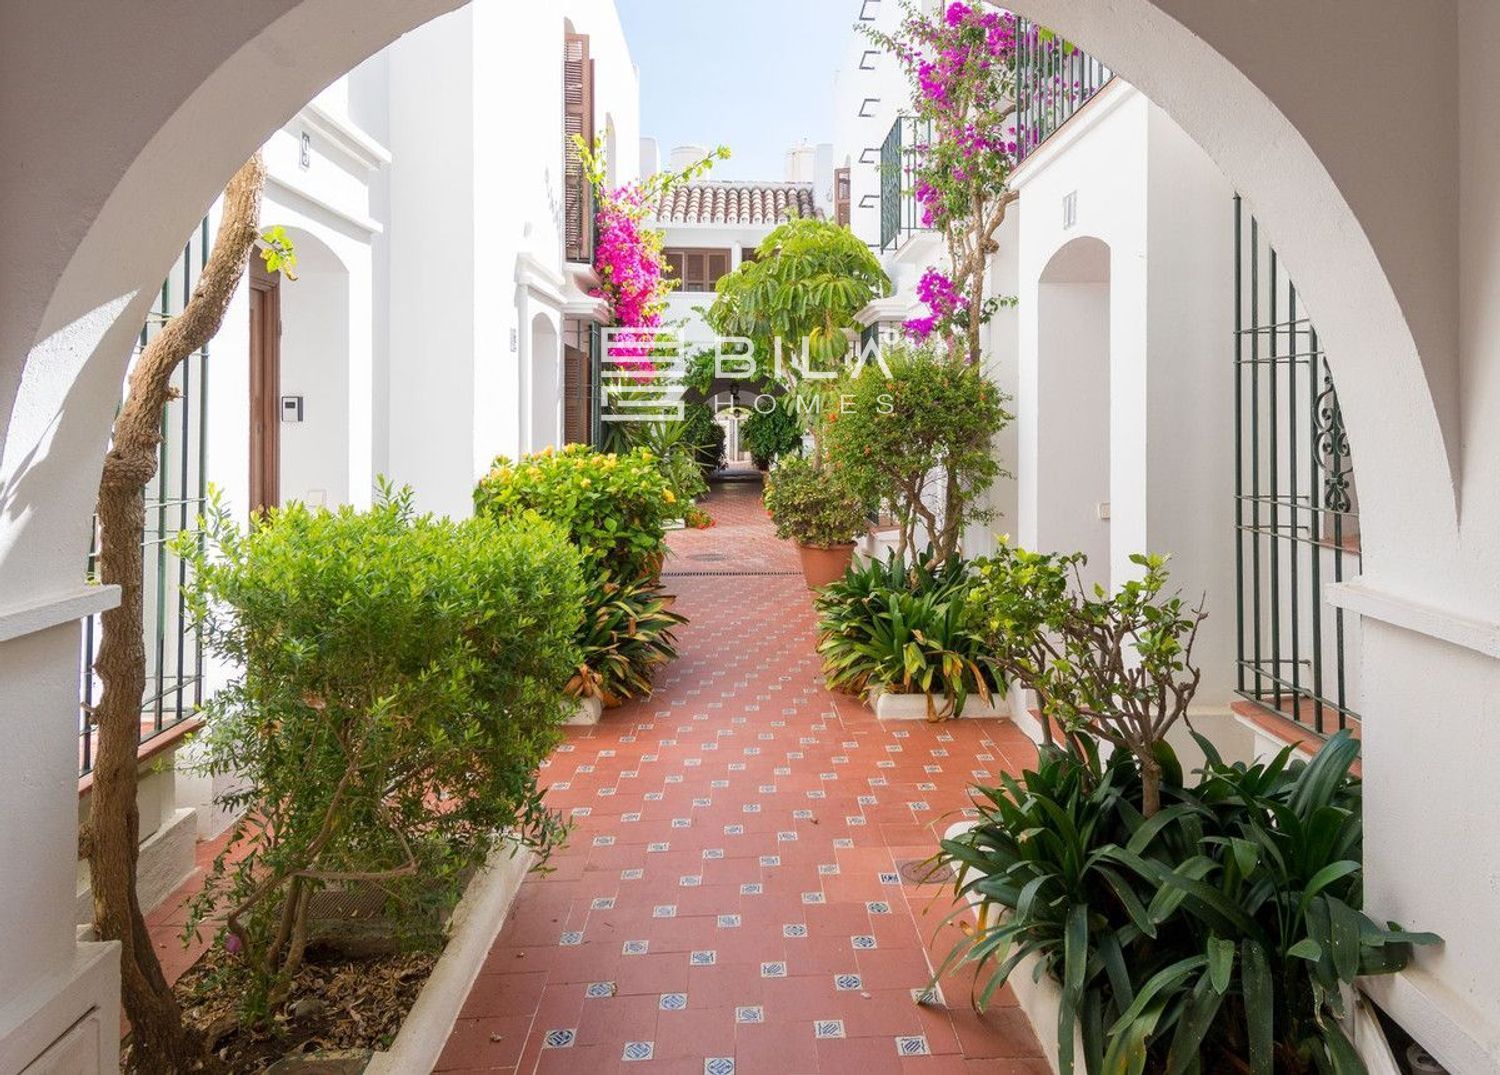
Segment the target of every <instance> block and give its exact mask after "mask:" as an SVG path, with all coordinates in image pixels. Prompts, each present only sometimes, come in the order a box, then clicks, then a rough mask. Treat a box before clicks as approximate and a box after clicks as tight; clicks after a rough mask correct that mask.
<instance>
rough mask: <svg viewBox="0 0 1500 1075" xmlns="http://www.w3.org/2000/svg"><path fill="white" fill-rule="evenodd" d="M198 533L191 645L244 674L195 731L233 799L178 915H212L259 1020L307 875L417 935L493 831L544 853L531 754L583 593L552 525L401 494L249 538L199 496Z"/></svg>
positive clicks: (286, 971) (539, 740) (309, 891)
mask: <svg viewBox="0 0 1500 1075" xmlns="http://www.w3.org/2000/svg"><path fill="white" fill-rule="evenodd" d="M206 530H207V542H206V545H205V544H203V543H200V542H199V540H198V538H197V535H194V534H185V535H184V536H183V537H182V538H181V539H179V541H178V543H177V546H176V548H177V551H178V553H179V554H180V555H183V556H185V557H187V558H188V559H189V560H190V561H191V563H192V566H193V569H194V575H193V577H194V583H193V587H192V589H191V590H190V592H189V596H190V601H191V606H192V609H193V612H194V614H195V616H196V617H197V618H198V620H199V621H200V622H201V623H202V624H203V625H204V627H205V635H206V639H207V642H208V645H209V646H210V648H211V649H212V650H213V651H214V652H216V653H218V654H219V655H221V656H223V657H224V658H226V660H227V661H229V662H232V664H233V665H234V666H235V667H237V668H239V669H241V670H242V671H241V672H240V674H239V675H238V677H237V678H236V679H235V680H233V681H232V682H231V683H230V684H229V685H228V686H226V687H225V688H224V689H223V690H222V691H220V692H219V693H218V694H217V695H215V697H214V698H213V699H212V700H211V701H210V702H209V704H208V711H209V713H210V714H211V720H210V721H209V723H208V729H207V732H206V736H207V742H208V747H209V754H208V756H209V762H208V768H209V770H210V771H211V772H222V773H232V774H234V775H235V776H236V777H237V778H238V780H239V782H240V787H241V790H237V791H234V792H231V793H230V794H228V795H227V796H225V797H224V800H223V801H224V802H225V804H226V805H228V806H230V807H231V808H234V809H236V810H238V811H241V814H240V817H239V820H237V821H236V823H235V825H234V827H233V829H232V830H231V837H230V842H229V844H228V846H227V847H226V849H225V851H224V852H223V853H222V854H221V855H220V856H219V858H218V859H217V860H216V861H215V863H214V866H213V869H212V871H211V873H210V875H209V877H208V880H207V882H206V883H205V886H204V889H203V892H202V893H201V894H200V895H199V897H198V898H197V900H196V901H195V903H194V908H193V911H194V922H193V924H194V925H196V924H197V922H198V921H201V920H202V919H204V918H206V917H207V916H209V915H210V914H215V915H217V914H224V915H225V927H224V928H225V931H226V936H225V943H226V945H227V946H228V947H229V948H230V950H231V952H233V953H235V954H237V956H238V960H237V962H236V963H235V964H234V965H233V966H234V971H233V972H234V973H236V974H238V975H242V976H243V977H242V981H243V984H244V992H243V997H244V1004H245V1008H246V1011H247V1014H249V1015H250V1016H251V1017H252V1018H256V1019H264V1018H265V1017H267V1016H268V1015H269V1014H270V1013H271V1012H272V1011H273V1010H274V1009H275V1008H276V1007H277V1006H278V1005H279V1004H280V1003H281V1001H282V999H283V998H284V997H285V994H286V990H287V989H288V987H289V986H290V984H291V982H292V979H293V978H294V977H295V975H296V974H297V971H298V969H299V967H300V966H301V964H302V959H303V954H304V952H305V950H306V946H307V942H308V930H309V926H308V911H309V905H310V901H311V898H312V896H313V895H314V894H315V893H316V892H317V891H319V890H320V889H324V888H328V887H340V886H343V887H348V886H370V887H373V888H377V889H379V890H380V891H381V892H382V893H383V894H384V895H385V897H386V900H385V905H386V909H387V914H388V916H389V917H391V918H392V919H393V920H394V921H395V922H396V924H397V926H398V928H400V929H401V930H402V931H403V932H404V933H405V934H406V935H407V936H408V937H410V938H412V939H416V940H420V939H422V938H423V937H424V936H427V937H430V936H431V935H432V933H433V931H434V930H435V929H436V916H435V911H436V910H437V909H440V908H441V907H444V906H448V905H451V903H452V902H453V901H454V900H456V898H457V894H458V891H459V887H460V885H461V884H462V882H463V881H464V879H465V878H466V876H467V874H468V872H469V871H471V870H473V869H475V868H477V867H478V866H479V865H480V864H481V863H483V861H484V860H485V857H486V856H487V855H488V854H489V852H490V850H491V849H492V848H493V847H494V846H495V845H496V844H497V843H498V842H499V841H500V840H501V839H502V835H505V836H508V837H509V838H512V839H514V840H516V841H517V842H519V843H520V844H523V845H525V846H528V847H531V848H535V849H537V850H539V851H540V852H542V853H543V855H545V854H546V853H547V852H548V851H549V850H550V849H551V847H552V846H553V844H554V843H555V842H556V841H557V840H558V839H559V838H560V836H561V834H562V832H563V826H562V823H561V821H560V819H559V818H558V817H557V816H555V815H554V813H553V812H552V811H550V810H548V809H547V807H546V806H545V804H544V803H543V801H542V792H541V790H540V788H539V787H538V783H537V767H538V765H539V764H540V762H541V761H542V759H543V758H545V757H546V755H547V754H548V753H549V752H550V751H551V749H552V748H553V747H554V746H555V745H556V744H557V743H558V741H559V740H560V738H561V733H560V724H561V721H562V717H563V713H564V708H565V703H564V695H563V685H564V684H565V683H566V682H567V680H568V678H569V676H570V675H572V674H573V672H574V670H575V669H576V667H577V665H578V650H577V647H576V644H575V642H574V636H575V633H576V631H577V628H578V626H579V622H580V619H581V616H580V614H579V611H578V610H579V606H580V603H581V601H582V599H583V593H584V590H583V583H582V577H581V574H580V569H579V553H578V551H577V550H576V549H575V548H573V547H572V545H571V544H570V543H569V542H568V540H567V537H566V535H565V533H564V532H563V531H562V530H561V529H560V528H559V527H556V526H554V525H552V524H549V523H546V522H544V521H542V520H541V519H538V518H537V517H536V516H535V515H530V516H526V517H522V518H518V519H515V520H508V521H495V520H492V519H487V518H473V519H468V520H464V521H462V522H453V521H451V520H448V519H445V518H443V519H439V518H434V517H432V516H417V515H415V514H413V512H412V510H411V494H410V491H409V490H403V491H401V492H399V493H392V492H391V491H390V490H389V488H386V489H385V490H383V495H382V499H381V502H379V503H377V504H376V506H375V507H373V508H372V509H370V510H369V511H366V512H359V511H355V510H354V509H353V508H348V507H345V508H340V509H339V510H337V511H325V510H321V509H311V508H307V507H305V506H303V505H301V504H293V505H291V506H289V507H286V508H277V509H272V510H271V511H270V512H269V513H268V514H267V515H266V516H265V518H263V519H262V520H260V521H258V522H257V523H256V524H255V525H254V526H253V527H252V528H250V529H249V530H248V531H247V530H243V529H241V528H240V527H238V526H236V525H235V524H233V523H232V522H231V521H230V520H229V519H228V517H227V516H226V514H225V512H224V510H223V508H222V506H221V505H220V504H219V503H218V502H217V501H215V502H214V503H213V504H212V505H211V508H210V512H209V516H208V520H207V527H206Z"/></svg>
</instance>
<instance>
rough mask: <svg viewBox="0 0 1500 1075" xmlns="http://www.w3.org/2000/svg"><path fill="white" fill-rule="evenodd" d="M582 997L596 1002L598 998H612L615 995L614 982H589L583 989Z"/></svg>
mask: <svg viewBox="0 0 1500 1075" xmlns="http://www.w3.org/2000/svg"><path fill="white" fill-rule="evenodd" d="M583 995H584V996H586V997H588V998H590V999H592V1000H598V999H599V998H600V997H612V996H614V995H615V983H614V982H590V983H589V984H588V985H587V986H585V987H584V990H583Z"/></svg>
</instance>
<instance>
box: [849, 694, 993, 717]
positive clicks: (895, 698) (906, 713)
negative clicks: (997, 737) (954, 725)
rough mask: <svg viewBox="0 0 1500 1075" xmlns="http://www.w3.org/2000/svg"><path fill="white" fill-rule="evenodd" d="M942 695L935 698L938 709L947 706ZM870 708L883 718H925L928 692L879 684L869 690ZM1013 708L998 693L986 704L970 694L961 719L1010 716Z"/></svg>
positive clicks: (934, 703) (934, 704) (934, 701)
mask: <svg viewBox="0 0 1500 1075" xmlns="http://www.w3.org/2000/svg"><path fill="white" fill-rule="evenodd" d="M944 704H945V703H944V700H943V699H942V698H933V700H932V705H933V707H934V708H936V709H937V710H938V711H940V712H941V711H942V709H943V706H944ZM870 708H871V709H873V710H874V711H875V715H876V716H877V717H879V718H880V719H881V720H926V719H927V714H928V708H927V695H925V694H891V693H889V692H887V691H883V690H881V689H879V688H878V687H877V688H876V689H875V690H872V691H871V692H870ZM1008 716H1010V707H1009V706H1008V705H1006V703H1005V699H1004V697H1002V696H1001V695H1000V694H999V693H998V692H996V693H994V694H992V695H991V696H990V703H989V704H988V705H986V704H985V701H984V699H983V698H981V697H979V695H977V694H971V695H969V697H968V698H967V699H966V700H965V702H964V711H963V713H962V714H961V716H960V719H967V718H969V717H990V718H995V717H1008Z"/></svg>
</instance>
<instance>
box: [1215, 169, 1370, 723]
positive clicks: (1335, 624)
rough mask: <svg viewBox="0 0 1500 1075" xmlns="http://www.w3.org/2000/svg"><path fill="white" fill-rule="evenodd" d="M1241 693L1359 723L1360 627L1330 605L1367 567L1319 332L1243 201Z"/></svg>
mask: <svg viewBox="0 0 1500 1075" xmlns="http://www.w3.org/2000/svg"><path fill="white" fill-rule="evenodd" d="M1234 229H1235V241H1234V250H1235V255H1234V256H1235V265H1234V284H1235V325H1234V363H1235V389H1234V399H1235V416H1236V421H1235V454H1236V457H1237V464H1236V469H1235V529H1236V546H1235V564H1236V568H1237V573H1238V576H1239V595H1238V598H1239V599H1238V617H1239V619H1238V631H1237V635H1238V644H1239V660H1238V680H1237V689H1238V691H1239V693H1240V694H1241V695H1242V696H1243V697H1245V698H1248V699H1250V700H1251V701H1253V702H1256V703H1258V704H1259V705H1261V706H1264V707H1265V708H1267V709H1270V710H1272V711H1273V712H1276V713H1279V714H1281V715H1282V716H1285V717H1289V718H1291V719H1292V720H1295V721H1297V722H1298V723H1300V724H1303V725H1305V726H1307V727H1308V728H1309V729H1310V730H1312V731H1315V732H1317V733H1319V734H1331V733H1332V732H1334V731H1337V730H1338V729H1340V728H1343V727H1346V726H1347V725H1348V724H1349V723H1350V722H1351V721H1357V720H1358V714H1357V713H1356V712H1355V710H1354V699H1353V688H1354V686H1355V685H1354V684H1353V683H1351V682H1350V676H1349V671H1348V668H1349V656H1350V650H1351V648H1352V647H1353V644H1354V639H1353V637H1352V630H1351V628H1352V624H1350V623H1347V622H1346V620H1345V614H1344V611H1343V610H1342V609H1339V608H1335V607H1333V606H1331V605H1329V604H1328V602H1327V601H1326V600H1325V599H1324V597H1323V589H1324V586H1325V585H1326V584H1327V583H1330V582H1341V581H1343V579H1345V578H1346V577H1347V576H1349V575H1351V574H1356V573H1357V572H1358V570H1359V568H1358V565H1359V514H1358V507H1359V501H1358V494H1357V491H1356V488H1355V483H1354V464H1353V460H1352V458H1351V456H1350V453H1349V440H1348V436H1347V435H1346V433H1345V431H1344V421H1343V416H1342V414H1341V412H1340V411H1339V401H1338V393H1337V392H1336V391H1335V389H1334V382H1333V374H1332V371H1331V370H1330V369H1329V365H1328V358H1327V356H1326V355H1325V354H1324V352H1323V348H1322V345H1321V344H1320V342H1319V339H1318V332H1317V329H1316V328H1315V327H1314V326H1313V323H1312V321H1311V320H1310V319H1309V318H1308V316H1307V312H1306V310H1305V309H1304V308H1303V307H1302V306H1301V305H1300V303H1299V299H1298V295H1297V289H1296V287H1295V286H1294V285H1293V283H1292V281H1291V278H1290V277H1289V276H1288V275H1287V274H1286V271H1285V269H1284V268H1283V267H1282V266H1281V264H1280V262H1279V261H1278V259H1277V256H1276V251H1275V250H1274V249H1273V248H1272V247H1271V246H1270V244H1269V243H1268V242H1267V240H1266V236H1265V234H1264V232H1263V231H1262V229H1261V227H1260V225H1259V224H1258V222H1257V221H1256V219H1255V217H1254V216H1253V215H1252V214H1250V213H1249V212H1248V210H1247V208H1246V207H1245V205H1244V204H1243V202H1242V201H1241V199H1240V198H1239V196H1236V197H1235V199H1234Z"/></svg>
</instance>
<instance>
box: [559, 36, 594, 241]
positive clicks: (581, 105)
mask: <svg viewBox="0 0 1500 1075" xmlns="http://www.w3.org/2000/svg"><path fill="white" fill-rule="evenodd" d="M575 134H576V135H578V136H579V137H581V138H583V139H584V140H585V141H592V140H593V137H594V61H593V60H591V59H590V58H589V38H588V35H587V34H564V35H563V181H564V184H565V189H564V192H563V229H564V239H565V244H566V250H567V259H568V260H569V261H582V262H588V261H592V260H593V257H594V250H593V245H594V244H593V233H594V229H593V220H591V219H590V217H591V216H592V213H593V199H592V197H591V192H590V191H589V189H588V180H587V179H585V178H584V174H583V159H582V157H580V155H579V153H578V146H577V145H576V144H575V143H574V141H573V136H574V135H575Z"/></svg>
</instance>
